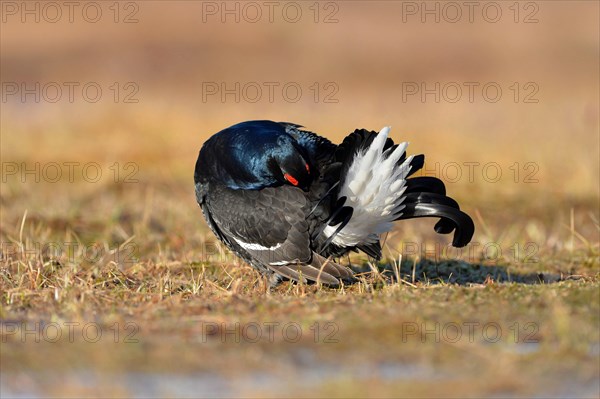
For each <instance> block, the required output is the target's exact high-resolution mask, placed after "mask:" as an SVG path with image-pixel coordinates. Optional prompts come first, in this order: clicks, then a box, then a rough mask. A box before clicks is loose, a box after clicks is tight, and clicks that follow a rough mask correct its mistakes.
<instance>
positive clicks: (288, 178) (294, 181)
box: [283, 173, 298, 186]
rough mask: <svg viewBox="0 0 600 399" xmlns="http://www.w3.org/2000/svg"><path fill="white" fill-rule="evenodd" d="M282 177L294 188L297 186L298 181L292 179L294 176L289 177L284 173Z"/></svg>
mask: <svg viewBox="0 0 600 399" xmlns="http://www.w3.org/2000/svg"><path fill="white" fill-rule="evenodd" d="M283 177H284V178H285V180H287V181H289V182H290V183H292V184H293V185H294V186H297V185H298V180H296V179H295V178H294V176H292V175H290V174H289V173H286V174H285V175H283Z"/></svg>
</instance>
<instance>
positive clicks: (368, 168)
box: [194, 120, 475, 287]
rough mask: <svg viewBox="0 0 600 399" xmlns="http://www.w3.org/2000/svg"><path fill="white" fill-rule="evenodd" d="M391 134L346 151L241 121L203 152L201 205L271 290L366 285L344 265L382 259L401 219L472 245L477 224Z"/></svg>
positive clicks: (284, 129)
mask: <svg viewBox="0 0 600 399" xmlns="http://www.w3.org/2000/svg"><path fill="white" fill-rule="evenodd" d="M389 133H390V127H384V128H383V129H381V130H380V131H379V132H376V131H370V130H366V129H356V130H354V131H353V132H352V133H350V134H349V135H348V136H346V137H345V138H344V140H343V141H342V142H341V143H340V144H339V145H336V144H333V143H332V142H331V141H330V140H329V139H327V138H325V137H322V136H319V135H317V134H315V133H313V132H310V131H308V130H305V129H304V128H303V126H302V125H298V124H295V123H288V122H274V121H270V120H253V121H245V122H241V123H237V124H235V125H233V126H230V127H228V128H226V129H223V130H221V131H219V132H218V133H216V134H214V135H213V136H211V137H210V138H209V139H208V140H207V141H206V142H205V143H204V144H203V145H202V147H201V149H200V152H199V154H198V159H197V161H196V164H195V170H194V184H195V195H196V200H197V202H198V205H199V206H200V208H201V210H202V214H203V215H204V218H205V220H206V222H207V224H208V226H209V227H210V229H211V230H212V232H213V233H214V235H215V236H216V237H217V238H218V239H219V240H220V241H221V242H222V243H223V244H225V246H227V247H228V248H229V249H230V250H231V251H232V252H234V253H235V254H236V255H237V256H238V257H240V258H241V259H243V260H244V261H245V262H247V263H248V264H250V265H251V266H252V267H254V268H255V269H256V270H258V271H259V272H260V273H261V274H262V275H264V276H265V277H266V278H267V280H268V281H269V283H270V286H271V287H274V286H277V285H278V284H279V283H280V282H282V281H286V280H291V281H295V282H302V283H320V284H322V285H327V286H331V287H339V286H340V285H345V284H352V283H354V282H356V281H357V279H356V277H355V276H354V273H353V272H352V270H351V268H350V267H348V266H344V265H341V264H340V263H339V262H338V261H336V259H339V258H340V257H341V256H344V255H346V254H348V253H349V252H351V251H352V252H358V251H362V252H364V253H365V254H366V255H367V256H368V257H370V258H373V259H374V260H376V261H378V260H380V259H381V257H382V248H381V237H382V235H383V234H385V233H387V232H389V231H391V230H392V229H393V227H394V222H395V221H398V220H405V219H412V218H421V217H432V218H438V219H439V220H438V221H437V223H436V224H435V227H434V229H435V231H436V232H437V233H440V234H450V233H452V232H454V235H453V239H452V245H453V246H455V247H464V246H466V245H467V244H468V243H469V242H470V241H471V238H472V237H473V234H474V231H475V226H474V224H473V221H472V219H471V218H470V217H469V215H467V214H466V213H465V212H463V211H462V210H461V209H460V207H459V205H458V203H457V202H456V201H455V200H453V199H452V198H450V197H449V196H447V195H446V187H445V185H444V183H443V182H442V181H441V180H440V179H438V178H436V177H433V176H414V175H415V173H416V172H417V171H418V170H420V169H421V168H422V167H423V165H424V162H425V157H424V155H407V152H406V149H407V146H408V143H406V142H402V143H399V144H396V143H394V141H393V140H392V138H390V137H389Z"/></svg>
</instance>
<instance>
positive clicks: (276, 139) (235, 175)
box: [194, 121, 309, 190]
mask: <svg viewBox="0 0 600 399" xmlns="http://www.w3.org/2000/svg"><path fill="white" fill-rule="evenodd" d="M299 165H300V166H299ZM306 165H308V159H307V155H306V151H305V150H304V149H303V148H302V147H301V146H300V145H299V144H298V142H297V141H296V140H295V139H294V138H293V137H292V136H291V135H289V134H288V133H286V129H285V125H282V124H280V123H276V122H272V121H248V122H242V123H238V124H237V125H233V126H231V127H229V128H227V129H224V130H222V131H220V132H218V133H217V134H215V135H214V136H212V137H211V138H210V139H209V140H208V141H206V143H204V145H203V146H202V149H201V150H200V155H199V156H198V160H197V162H196V169H195V172H194V181H195V183H208V182H215V183H220V184H224V185H225V186H227V187H229V188H231V189H235V190H259V189H262V188H265V187H273V186H279V185H282V184H286V181H285V179H284V175H285V174H286V173H289V174H291V175H292V176H295V179H297V180H298V181H299V184H300V187H302V186H304V185H306V184H308V182H306V181H305V180H306V179H307V170H308V169H309V167H308V166H306ZM305 168H306V170H305ZM300 169H302V170H300ZM308 178H309V177H308Z"/></svg>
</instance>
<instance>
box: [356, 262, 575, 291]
mask: <svg viewBox="0 0 600 399" xmlns="http://www.w3.org/2000/svg"><path fill="white" fill-rule="evenodd" d="M377 268H378V271H379V272H380V273H381V275H382V276H383V277H384V278H386V279H390V280H394V281H395V280H396V271H395V270H394V268H395V266H394V265H393V264H389V263H388V264H380V265H377ZM352 269H353V270H354V272H355V273H358V274H361V273H365V274H367V273H371V272H372V269H371V266H369V265H368V264H364V265H362V266H353V267H352ZM399 272H400V278H401V279H402V280H404V281H405V282H409V283H427V284H458V285H475V284H485V283H490V282H495V283H521V284H551V283H557V282H559V281H562V280H564V279H565V276H561V275H560V274H556V273H547V272H539V273H524V272H515V271H512V270H509V269H508V266H505V265H482V264H477V263H469V262H465V261H459V260H444V261H439V262H435V261H432V260H428V259H424V260H420V261H417V262H415V261H414V260H410V259H409V260H406V261H403V262H402V264H401V266H400V270H399ZM567 278H568V277H567Z"/></svg>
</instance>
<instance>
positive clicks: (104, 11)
mask: <svg viewBox="0 0 600 399" xmlns="http://www.w3.org/2000/svg"><path fill="white" fill-rule="evenodd" d="M0 4H1V7H2V23H1V32H0V33H1V35H0V46H1V47H0V51H1V59H0V75H1V76H0V77H1V82H2V102H1V104H0V105H1V114H0V129H1V130H0V131H1V142H0V144H1V149H0V155H1V158H2V191H1V195H0V206H1V207H2V211H1V215H0V221H1V229H0V233H1V234H2V241H3V242H12V241H14V240H16V239H17V237H19V238H20V239H23V236H25V237H26V238H27V237H29V238H28V239H30V240H32V241H35V240H36V237H37V239H38V240H42V241H43V240H50V239H52V237H55V238H56V237H61V239H63V240H64V239H66V238H65V237H70V236H71V235H73V236H76V237H77V239H78V240H82V241H86V240H87V241H93V240H106V241H107V242H108V243H109V245H113V244H114V243H116V245H120V244H122V243H123V242H127V240H130V239H131V238H132V237H135V241H136V243H137V245H138V250H139V253H138V255H139V257H140V259H141V260H142V261H149V262H151V263H152V262H157V263H158V262H160V261H182V262H183V261H194V260H198V259H200V258H201V254H199V252H198V251H199V250H198V247H199V246H200V245H202V244H203V243H205V242H206V241H207V240H212V241H214V239H213V238H212V237H211V236H210V234H209V233H208V232H207V229H206V226H205V224H204V221H203V220H202V218H201V215H200V212H199V210H198V208H197V205H196V203H195V198H194V194H193V177H192V176H193V167H194V163H195V160H196V157H197V154H198V151H199V149H200V147H201V145H202V143H203V142H204V141H205V140H206V139H207V138H208V137H210V135H212V134H214V133H215V132H217V131H219V130H221V129H223V128H225V127H227V126H230V125H232V124H234V123H237V122H239V121H243V120H250V119H272V120H276V121H288V122H294V123H297V124H301V125H303V126H305V127H306V129H308V130H311V131H314V132H317V133H319V134H321V135H323V136H326V137H328V138H329V139H331V140H333V141H335V142H339V141H341V140H342V139H343V137H344V136H345V135H347V134H348V133H350V132H351V131H353V130H354V129H356V128H367V129H372V130H379V129H381V128H382V127H383V126H386V125H391V126H392V137H393V138H394V139H395V140H396V141H409V142H410V146H409V151H412V152H415V153H425V154H426V156H427V158H426V159H427V164H426V168H425V169H426V171H425V172H424V173H426V174H432V175H436V176H438V177H440V178H442V179H443V180H444V181H445V182H446V183H447V186H448V191H449V193H450V195H452V196H453V197H454V198H456V199H457V200H459V202H460V203H461V207H462V208H464V209H466V211H467V212H468V213H470V214H471V215H472V216H473V217H474V219H475V222H476V225H477V233H476V237H475V238H474V240H475V241H479V242H484V243H485V242H490V241H495V242H500V243H501V245H502V248H503V249H505V252H508V251H509V249H507V248H512V247H511V245H513V244H514V243H515V242H517V241H518V243H519V244H518V245H521V243H527V242H535V243H536V245H537V247H536V248H538V250H539V251H538V250H536V254H542V253H547V254H550V253H558V252H560V251H563V250H571V251H572V250H573V249H574V248H576V247H577V246H578V245H583V244H582V243H586V242H587V243H588V244H589V243H592V245H593V244H594V243H597V241H598V229H597V223H598V198H599V197H598V196H599V185H598V184H599V183H598V182H599V180H600V176H599V174H600V172H599V169H600V165H599V158H600V154H599V151H600V147H599V145H600V143H599V134H598V129H599V91H600V86H599V76H600V74H599V70H600V69H599V66H600V64H599V57H600V53H599V46H600V44H599V40H600V39H599V37H600V31H599V24H598V15H599V3H598V2H591V1H535V2H529V1H527V2H526V1H519V2H478V3H474V5H473V4H472V5H465V4H464V3H463V2H434V1H432V2H402V1H349V2H329V1H324V2H278V1H275V2H237V1H230V2H211V1H206V2H202V1H119V2H91V3H90V2H79V1H75V2H60V1H59V2H21V1H2V2H1V3H0ZM24 220H26V221H27V223H26V224H25V228H23V223H24ZM575 231H576V233H577V234H578V235H579V236H581V237H583V239H579V238H574V236H575V233H574V232H575ZM424 237H425V238H424ZM392 238H393V239H392V240H391V241H390V243H392V245H400V243H401V241H402V240H415V241H418V240H422V239H427V240H433V241H431V242H441V243H443V244H447V242H448V240H449V238H448V237H437V236H435V235H434V234H433V233H432V232H431V223H430V222H427V221H423V222H421V221H417V222H415V223H412V224H409V225H406V226H405V225H402V226H399V230H398V231H397V232H395V233H394V234H393V235H392ZM520 248H523V245H521V246H520ZM596 261H597V259H596ZM563 265H564V262H562V261H556V262H549V263H548V264H547V265H544V266H543V267H541V266H539V265H537V266H535V267H540V268H544V269H550V270H551V271H552V272H555V273H560V272H562V271H563V270H564V269H561V268H562V267H563ZM19 309H20V310H17V314H18V312H25V314H27V312H28V310H27V307H24V308H19ZM11 312H12V310H11ZM42 313H43V312H42ZM11 314H13V313H11ZM3 317H6V314H5V315H4V316H3ZM4 364H6V363H4ZM4 364H3V367H4ZM15 367H17V366H15ZM17 368H18V367H17ZM26 381H28V383H31V381H29V380H26ZM13 388H14V387H13ZM77 392H78V391H77Z"/></svg>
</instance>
